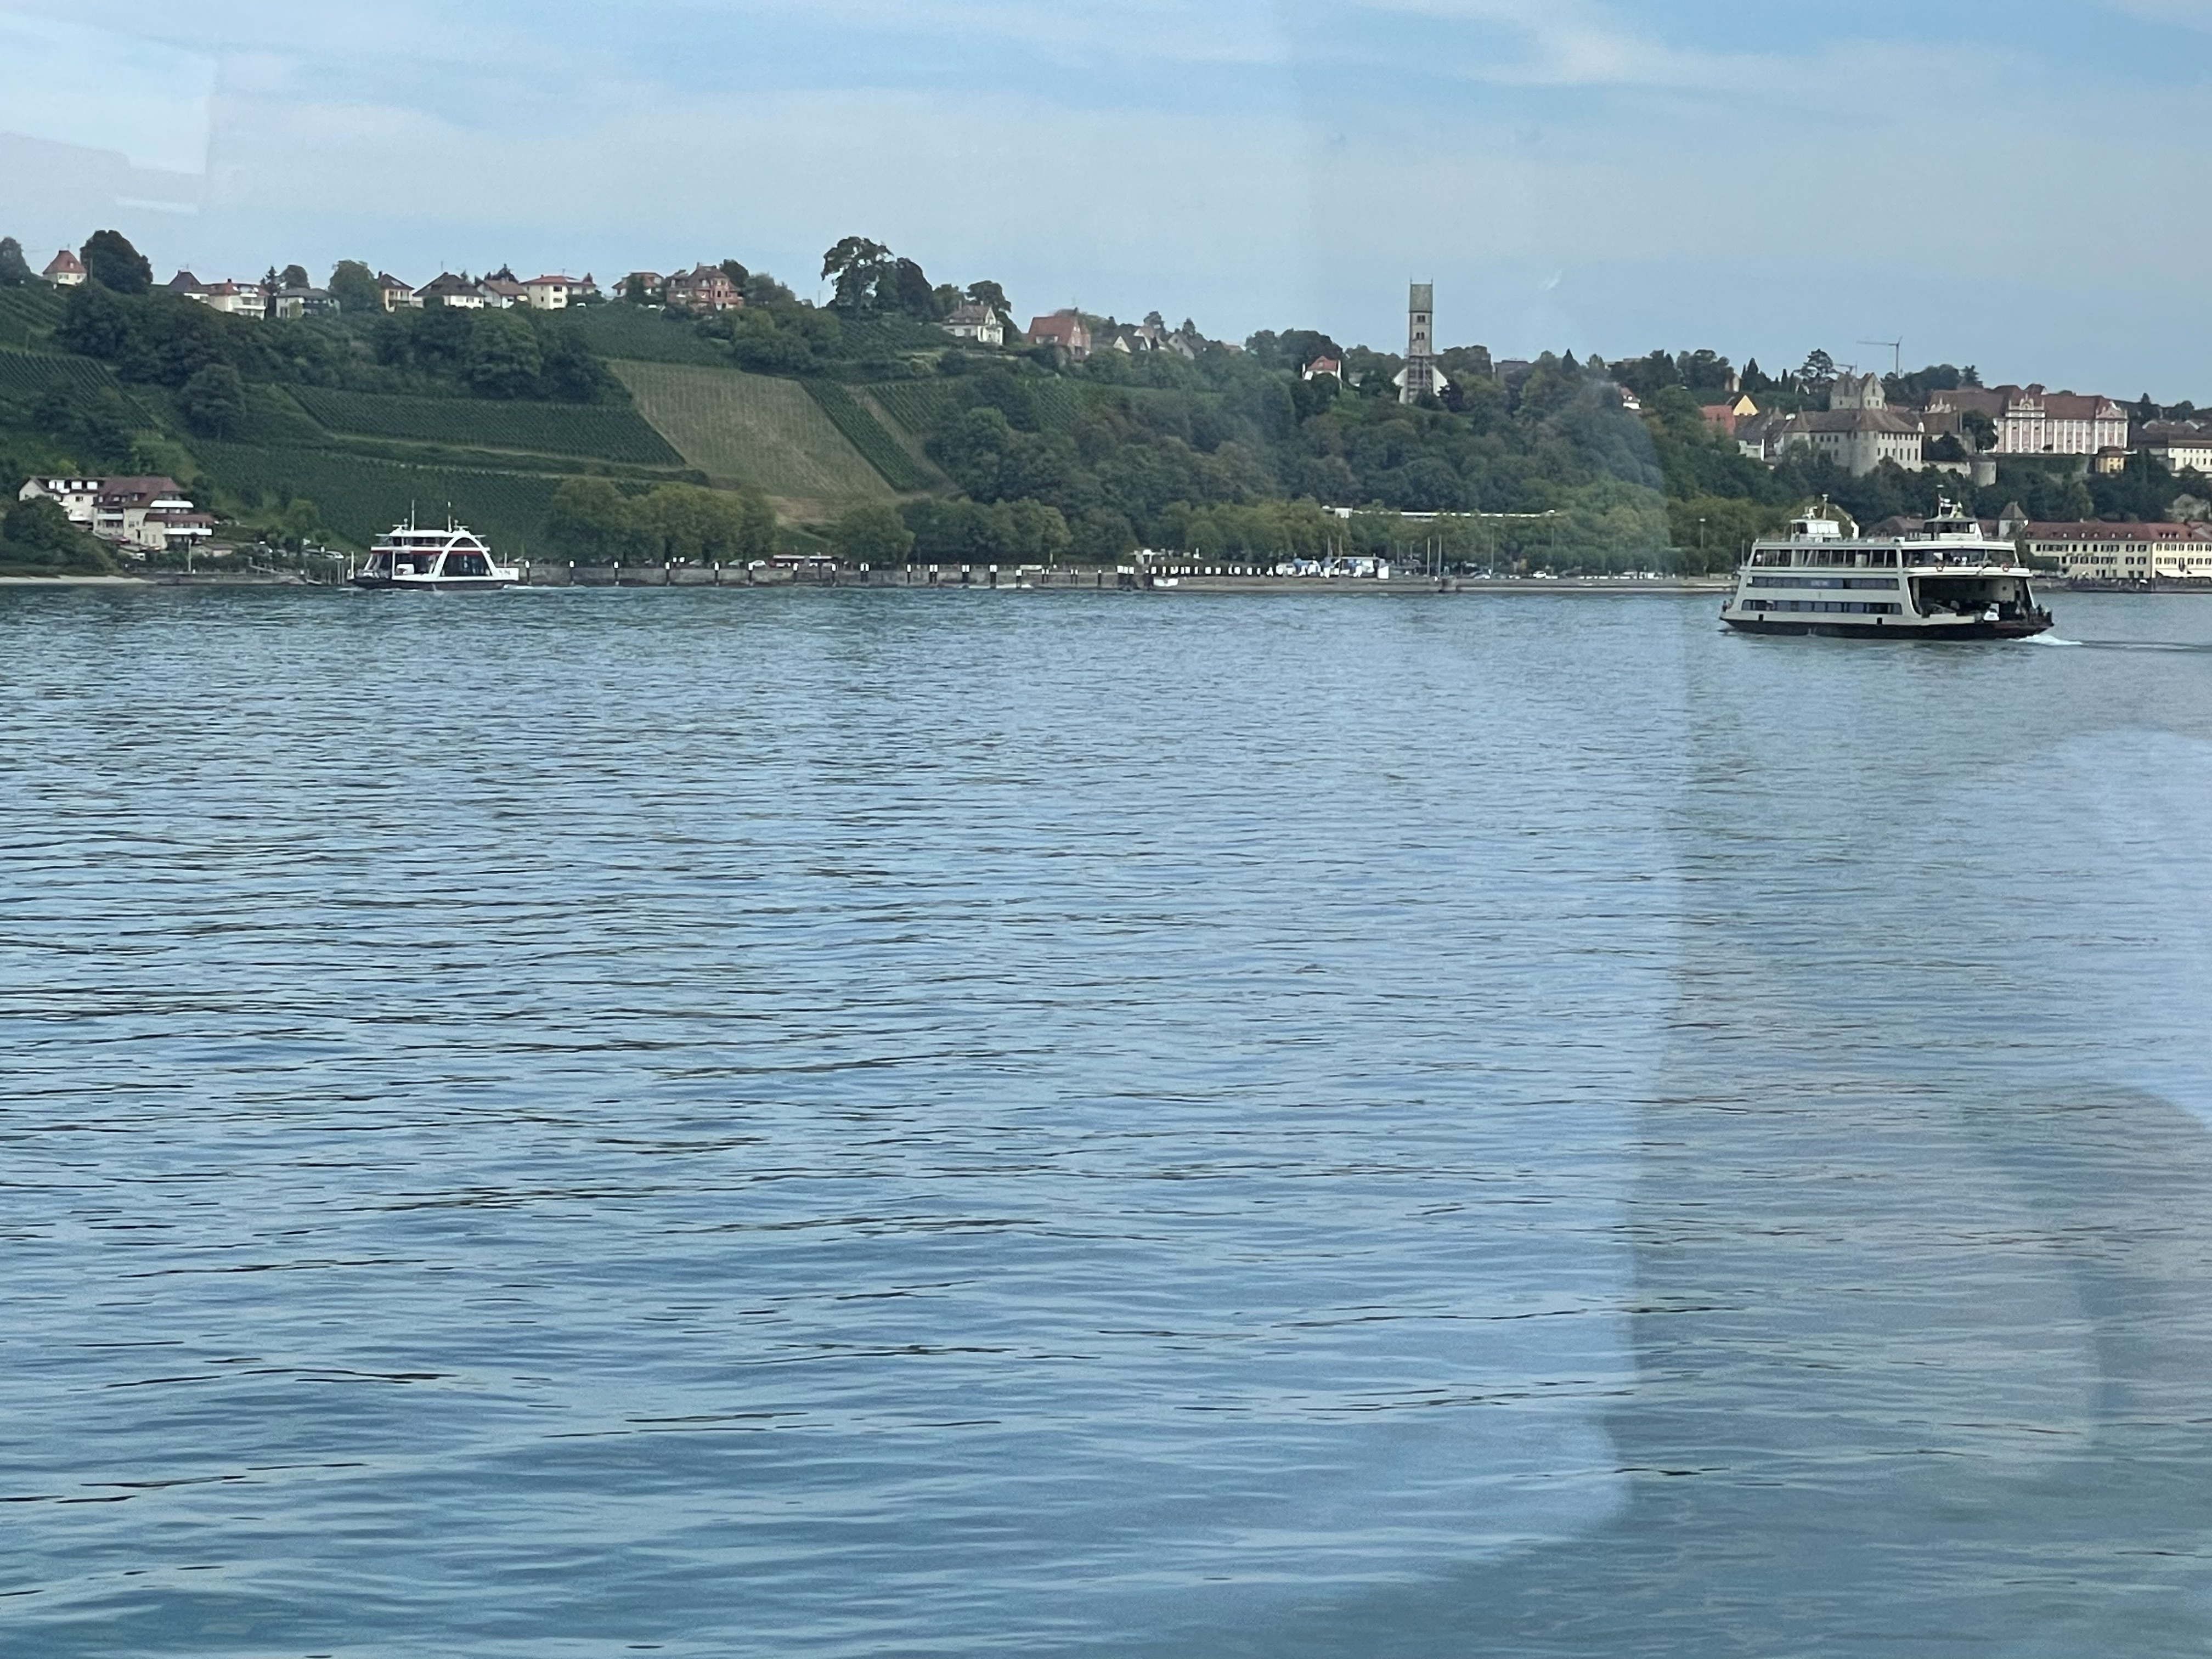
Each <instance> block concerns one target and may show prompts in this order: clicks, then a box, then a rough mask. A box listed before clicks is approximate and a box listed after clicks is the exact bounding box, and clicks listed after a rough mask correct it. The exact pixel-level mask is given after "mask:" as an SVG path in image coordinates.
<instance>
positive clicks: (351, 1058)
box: [0, 591, 2212, 1659]
mask: <svg viewBox="0 0 2212 1659" xmlns="http://www.w3.org/2000/svg"><path fill="white" fill-rule="evenodd" d="M1715 608H1716V607H1715V604H1714V602H1712V601H1711V600H1710V599H1674V598H1667V597H1660V596H1653V595H1624V596H1620V597H1617V598H1616V597H1598V598H1591V597H1582V596H1575V595H1566V594H1555V595H1532V596H1528V597H1497V598H1492V597H1485V596H1467V597H1462V598H1459V599H1443V600H1409V601H1404V602H1400V601H1395V600H1383V599H1368V598H1361V599H1352V598H1343V599H1336V598H1316V599H1209V598H1206V597H1204V596H1198V595H1188V596H1174V597H1169V596H1139V595H1112V594H1049V593H1039V594H990V593H913V592H883V593H850V592H846V593H822V592H734V593H723V592H683V591H677V592H667V591H661V592H546V593H525V592H516V593H511V594H507V595H501V596H497V597H494V598H481V599H465V600H447V599H428V598H418V597H417V596H402V597H397V598H394V597H391V596H351V595H337V594H312V593H296V592H295V593H289V594H286V593H246V592H234V593H210V592H187V593H175V592H158V593H138V594H129V593H108V592H100V593H82V592H79V593H67V594H57V593H49V592H21V591H17V592H4V593H0V708H5V710H6V711H7V712H6V726H5V734H4V741H0V802H4V805H5V809H6V825H7V830H8V835H7V849H8V850H7V861H6V864H5V866H4V869H5V872H6V875H5V881H4V885H0V894H4V899H5V904H4V909H0V1038H3V1039H4V1044H5V1046H4V1050H0V1052H4V1054H5V1056H6V1065H7V1084H8V1086H7V1088H6V1090H5V1091H4V1096H0V1425H4V1428H5V1432H4V1436H0V1650H4V1651H7V1652H9V1653H15V1652H21V1653H24V1654H35V1655H41V1656H47V1655H51V1656H79V1655H84V1656H90V1655H110V1654H156V1653H158V1654H164V1655H167V1654H177V1655H225V1656H230V1655H238V1656H255V1659H259V1656H304V1655H330V1656H347V1659H399V1656H418V1655H422V1654H429V1653H435V1654H440V1655H452V1656H467V1659H476V1656H485V1659H489V1656H502V1659H504V1656H516V1655H529V1656H532V1659H540V1656H544V1659H553V1656H562V1659H565V1656H586V1655H591V1656H598V1655H609V1654H617V1653H623V1652H629V1651H659V1652H662V1653H669V1654H678V1655H697V1656H793V1659H830V1656H860V1655H870V1656H876V1655H933V1656H935V1655H941V1656H952V1655H963V1656H964V1655H978V1654H987V1653H1006V1654H1021V1655H1025V1656H1026V1655H1048V1654H1066V1655H1097V1656H1168V1655H1176V1656H1189V1655H1255V1656H1269V1659H1308V1656H1312V1659H1318V1656H1364V1655H1389V1656H1401V1655H1402V1656H1421V1659H1426V1656H1444V1655H1453V1656H1457V1655H1462V1654H1469V1653H1481V1654H1485V1655H1510V1656H1554V1655H1556V1656H1561V1659H1565V1656H1614V1655H1620V1656H1631V1655H1633V1656H1669V1659H1674V1656H1680V1659H1708V1656H1735V1655H1741V1656H1747V1659H1749V1656H1772V1655H1781V1654H1820V1655H1858V1654H1868V1655H1875V1654H1880V1655H1911V1656H1929V1655H1941V1656H1949V1655H1954V1654H1955V1655H1960V1656H1964V1655H1974V1656H1984V1655H2007V1656H2011V1655H2022V1656H2028V1655H2033V1656H2045V1655H2048V1656H2054V1659H2055V1656H2081V1655H2088V1654H2122V1653H2125V1654H2131V1655H2132V1654H2156V1655H2162V1654H2167V1653H2172V1654H2181V1653H2192V1654H2194V1653H2201V1652H2203V1651H2204V1650H2205V1649H2206V1647H2207V1646H2208V1645H2212V1559H2208V1551H2212V1294H2208V1293H2212V1133H2208V1127H2207V1126H2208V1122H2212V864H2209V863H2208V860H2207V858H2206V854H2205V848H2206V847H2207V845H2208V836H2207V831H2208V829H2212V823H2208V820H2212V603H2208V602H2200V601H2193V600H2190V599H2133V598H2124V597H2117V596H2114V597H2106V596H2087V595H2077V596H2061V599H2060V602H2059V607H2058V608H2059V610H2060V617H2061V626H2060V629H2059V639H2060V640H2061V641H2066V642H2067V643H2057V642H2048V641H2038V642H2033V643H2027V644H2020V645H2008V646H1996V645H1992V646H1957V647H1911V646H1905V647H1872V646H1863V645H1855V644H1851V643H1848V642H1841V641H1821V640H1747V639H1740V638H1735V637H1732V636H1728V635H1723V634H1722V633H1720V632H1718V631H1717V628H1716V625H1715V622H1714V615H1713V613H1714V610H1715Z"/></svg>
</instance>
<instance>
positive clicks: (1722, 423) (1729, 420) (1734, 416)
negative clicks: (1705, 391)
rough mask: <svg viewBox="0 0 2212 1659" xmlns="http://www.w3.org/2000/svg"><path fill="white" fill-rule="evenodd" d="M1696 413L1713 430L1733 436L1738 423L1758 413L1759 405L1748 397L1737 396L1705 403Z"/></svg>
mask: <svg viewBox="0 0 2212 1659" xmlns="http://www.w3.org/2000/svg"><path fill="white" fill-rule="evenodd" d="M1698 413H1699V414H1700V415H1702V416H1705V424H1706V425H1707V426H1709V427H1711V428H1713V430H1714V431H1716V432H1720V433H1724V434H1726V435H1728V436H1729V437H1731V438H1733V437H1734V436H1735V429H1736V428H1737V427H1738V426H1739V425H1741V423H1742V422H1745V421H1747V420H1749V419H1750V418H1751V417H1752V416H1754V415H1756V414H1758V413H1759V405H1758V404H1755V403H1753V402H1752V400H1751V399H1750V398H1745V397H1738V398H1733V399H1731V400H1730V401H1729V402H1727V403H1724V404H1706V405H1705V407H1704V408H1702V409H1700V410H1699V411H1698Z"/></svg>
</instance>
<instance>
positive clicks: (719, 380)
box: [614, 362, 892, 520]
mask: <svg viewBox="0 0 2212 1659" xmlns="http://www.w3.org/2000/svg"><path fill="white" fill-rule="evenodd" d="M614 370H615V373H616V374H619V375H621V376H622V380H623V385H624V386H628V387H629V390H630V395H631V396H632V397H633V398H635V399H636V400H637V408H638V410H639V412H640V413H641V414H642V415H643V416H645V418H646V419H647V420H648V421H650V422H652V423H653V426H654V427H655V428H657V429H658V430H659V433H660V435H662V436H663V437H665V438H666V439H667V440H668V441H669V442H671V444H673V445H675V446H676V447H677V449H678V451H679V452H680V453H682V454H683V457H684V459H685V460H687V461H689V462H690V464H691V465H694V466H696V467H697V468H699V469H700V470H701V471H703V472H705V473H706V474H707V475H708V477H712V478H714V479H716V480H718V481H721V482H726V483H742V484H750V485H751V486H753V487H754V488H756V489H761V490H764V491H766V492H767V494H768V495H769V497H770V498H771V499H773V500H774V501H775V503H776V505H777V507H779V509H781V511H782V512H784V513H786V514H787V516H789V517H792V518H796V519H802V520H808V519H811V520H819V519H823V518H828V517H833V516H835V515H836V513H837V512H839V511H840V510H842V508H844V507H850V506H852V505H853V504H854V503H855V502H859V501H890V499H892V495H891V489H890V485H889V484H887V483H884V480H883V477H882V476H881V475H880V474H878V472H877V471H876V469H875V468H874V467H872V466H871V465H868V463H867V461H866V459H864V458H863V457H862V456H861V454H860V451H858V450H857V449H855V448H854V447H853V446H852V444H851V443H850V442H849V441H847V439H846V438H845V436H844V435H843V434H842V433H840V432H839V431H838V430H837V428H836V427H834V426H832V425H831V424H830V423H829V416H826V415H824V414H823V412H822V410H820V408H819V407H817V405H816V404H815V402H814V400H813V398H810V397H808V396H807V395H806V390H805V387H804V386H800V385H799V382H798V381H796V380H776V379H773V378H771V377H769V376H768V375H764V374H740V373H738V371H737V370H735V369H728V368H702V367H697V366H694V365H690V364H682V363H645V362H617V363H616V364H615V365H614Z"/></svg>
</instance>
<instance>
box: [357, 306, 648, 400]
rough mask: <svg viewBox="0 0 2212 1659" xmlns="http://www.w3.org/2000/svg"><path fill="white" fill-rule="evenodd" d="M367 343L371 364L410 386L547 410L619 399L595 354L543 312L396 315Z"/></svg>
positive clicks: (441, 310) (436, 310) (381, 322)
mask: <svg viewBox="0 0 2212 1659" xmlns="http://www.w3.org/2000/svg"><path fill="white" fill-rule="evenodd" d="M369 337H370V343H371V347H372V349H373V350H374V354H375V359H376V361H377V362H378V363H380V364H381V365H383V366H384V367H386V368H389V369H392V370H393V371H396V373H397V374H398V377H400V378H401V379H403V380H406V381H408V382H410V383H420V384H425V385H428V386H441V387H448V386H449V387H453V388H455V389H458V390H460V391H464V392H468V393H469V394H471V396H474V397H478V398H538V399H541V400H544V401H548V402H553V403H574V404H591V403H606V402H613V401H618V400H619V399H620V398H622V396H623V392H622V386H621V383H620V382H619V381H617V380H616V379H615V377H614V375H613V374H611V372H610V371H609V370H608V368H607V366H606V365H605V363H604V362H601V361H600V360H599V356H598V355H597V354H596V353H594V352H593V351H592V349H591V348H590V347H589V346H587V345H586V344H585V343H583V342H582V341H581V340H580V339H578V338H577V337H576V336H575V335H574V332H573V331H570V330H569V329H568V328H566V327H564V326H562V325H561V324H560V323H559V322H558V321H557V320H556V319H554V318H553V317H551V316H550V314H549V313H544V312H538V311H526V310H514V311H489V310H485V311H464V310H459V309H456V308H453V307H443V306H440V307H428V308H426V309H424V310H422V311H395V312H393V313H391V314H390V315H388V316H382V315H380V316H379V317H378V318H377V319H375V321H374V325H372V327H371V331H370V336H369Z"/></svg>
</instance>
